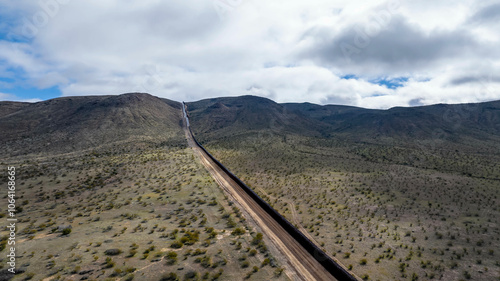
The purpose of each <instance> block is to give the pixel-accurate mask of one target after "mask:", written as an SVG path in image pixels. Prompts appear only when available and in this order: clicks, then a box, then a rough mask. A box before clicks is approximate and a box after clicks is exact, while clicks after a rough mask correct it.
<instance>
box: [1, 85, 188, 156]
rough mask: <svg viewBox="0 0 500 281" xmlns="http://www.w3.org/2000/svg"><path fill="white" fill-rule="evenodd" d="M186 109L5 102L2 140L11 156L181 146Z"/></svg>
mask: <svg viewBox="0 0 500 281" xmlns="http://www.w3.org/2000/svg"><path fill="white" fill-rule="evenodd" d="M180 108H181V104H180V103H178V102H174V101H170V100H167V99H160V98H157V97H154V96H151V95H149V94H143V93H130V94H123V95H119V96H85V97H64V98H57V99H52V100H48V101H42V102H37V103H16V102H0V112H1V113H0V130H1V131H2V132H5V133H4V134H2V135H1V136H0V143H2V146H3V148H4V149H3V150H2V152H3V153H8V154H9V155H12V156H14V155H22V154H31V153H34V154H37V153H45V152H60V153H64V152H71V151H75V150H81V149H89V148H95V147H99V146H103V145H109V144H112V143H123V142H131V141H148V142H155V143H157V142H161V141H166V140H170V141H173V140H174V139H175V140H176V141H177V142H179V143H182V142H183V141H184V140H183V134H182V130H181V126H180V122H181V115H180Z"/></svg>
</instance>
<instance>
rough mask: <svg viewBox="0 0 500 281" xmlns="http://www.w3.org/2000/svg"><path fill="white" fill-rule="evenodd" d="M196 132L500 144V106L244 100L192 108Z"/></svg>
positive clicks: (205, 103) (204, 136)
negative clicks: (362, 105) (374, 105)
mask: <svg viewBox="0 0 500 281" xmlns="http://www.w3.org/2000/svg"><path fill="white" fill-rule="evenodd" d="M188 111H189V113H190V115H191V121H192V127H193V129H194V131H195V133H198V134H199V135H200V137H201V138H202V139H206V140H213V139H217V138H221V137H224V136H229V135H235V134H242V133H245V132H246V133H248V132H251V131H258V130H261V131H262V130H272V131H274V132H278V133H279V132H282V133H295V134H299V135H300V134H301V135H307V136H321V137H344V138H347V139H349V140H353V141H359V142H366V141H367V142H375V143H380V142H385V143H386V142H390V143H394V142H412V141H416V140H430V139H436V138H439V139H440V140H446V141H452V142H457V143H465V142H468V141H469V140H470V139H475V140H480V141H500V101H494V102H486V103H477V104H457V105H446V104H438V105H432V106H421V107H408V108H403V107H396V108H391V109H388V110H373V109H364V108H358V107H352V106H340V105H324V106H321V105H316V104H311V103H300V104H299V103H285V104H278V103H275V102H273V101H271V100H269V99H265V98H260V97H253V96H243V97H234V98H216V99H209V100H203V101H199V102H193V103H188Z"/></svg>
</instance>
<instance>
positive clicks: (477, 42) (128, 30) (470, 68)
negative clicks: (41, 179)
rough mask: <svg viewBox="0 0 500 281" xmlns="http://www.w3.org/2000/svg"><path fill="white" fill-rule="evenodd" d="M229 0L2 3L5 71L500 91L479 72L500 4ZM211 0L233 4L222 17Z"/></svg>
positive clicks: (280, 88) (54, 82) (157, 80)
mask: <svg viewBox="0 0 500 281" xmlns="http://www.w3.org/2000/svg"><path fill="white" fill-rule="evenodd" d="M57 1H60V3H61V4H58V5H57V7H56V6H55V4H54V3H56V4H57V3H59V2H57ZM222 1H223V0H210V1H201V2H200V1H195V0H183V1H181V0H172V1H160V0H144V1H126V2H124V1H118V0H109V1H98V0H89V1H80V0H70V1H69V0H66V1H63V0H44V1H43V3H49V4H52V6H50V5H49V6H48V7H49V8H50V7H52V10H50V9H49V10H47V8H43V7H42V6H40V4H39V2H37V1H19V5H11V4H9V3H10V2H8V1H7V3H3V2H2V4H0V6H3V7H2V8H3V9H2V10H3V12H0V16H1V17H2V18H5V17H6V15H7V14H9V13H10V14H12V15H16V19H14V20H13V19H12V17H8V18H7V20H9V24H8V25H7V26H15V27H13V28H12V32H11V34H10V37H11V38H16V41H17V42H12V40H10V41H9V38H7V39H5V40H3V41H0V74H1V75H2V76H3V77H11V78H12V77H14V78H15V77H17V78H18V79H21V78H22V79H23V80H22V82H23V83H29V84H30V86H34V87H38V88H40V89H43V88H49V87H52V86H58V87H59V88H60V89H61V91H62V93H63V95H65V96H68V95H95V94H120V93H123V92H133V91H143V92H150V93H151V94H154V95H157V96H161V97H166V98H170V99H174V100H189V101H191V100H197V99H202V98H207V97H217V96H236V95H243V94H254V95H261V96H265V97H269V98H272V99H274V100H276V101H278V102H303V101H309V102H315V103H341V104H349V105H357V106H364V107H371V108H387V107H392V106H400V105H403V106H407V105H416V104H431V103H439V102H447V103H454V102H464V101H467V102H476V101H484V100H492V99H500V92H499V91H498V90H499V88H498V86H499V81H498V80H496V79H495V77H493V78H492V79H485V78H484V77H489V76H488V75H487V74H488V73H491V72H496V73H499V71H498V70H500V66H499V63H500V56H499V55H500V54H499V53H498V51H497V50H498V49H500V48H498V47H499V46H498V45H499V42H500V40H499V35H498V31H497V30H498V24H497V23H496V21H494V20H491V19H495V18H496V17H497V16H498V15H497V14H496V11H497V10H498V9H496V7H497V6H496V4H495V2H494V1H473V0H466V1H461V2H460V3H458V4H457V3H455V2H452V1H451V0H439V1H430V0H423V1H418V2H415V1H409V0H401V1H397V0H396V1H394V0H391V1H371V2H370V5H366V1H361V0H357V1H340V0H335V1H332V0H329V1H326V0H312V1H308V2H304V1H288V2H287V3H286V4H284V3H279V2H276V1H251V0H242V1H241V2H239V1H233V2H227V1H226V2H222ZM66 2H67V3H66ZM214 3H219V4H220V3H233V7H230V8H228V9H227V11H226V12H227V13H226V14H225V16H226V17H225V19H223V20H221V19H220V18H219V15H218V13H217V11H216V10H215V9H214ZM234 3H236V4H234ZM46 7H47V6H46ZM225 7H227V5H226V6H225ZM56 8H57V9H56ZM43 13H46V15H47V17H46V19H47V20H46V21H45V22H42V23H43V24H35V23H36V22H35V17H36V16H37V15H38V16H40V15H43ZM388 13H389V14H388ZM387 15H389V18H387V17H386V16H387ZM443 15H446V16H443ZM40 19H43V17H42V18H39V19H38V20H40ZM377 19H378V21H379V26H378V28H379V30H375V31H376V32H373V34H372V35H371V36H370V43H369V44H367V46H364V47H362V48H359V49H360V51H361V52H360V54H357V56H356V57H353V58H352V59H351V60H350V61H347V62H346V61H345V60H344V59H342V54H340V58H339V51H338V50H339V49H338V47H339V43H342V42H348V43H349V44H351V45H352V44H354V41H353V40H356V39H355V38H356V32H357V31H356V28H362V29H365V28H372V29H373V28H377V26H376V25H374V22H375V23H377ZM384 19H386V20H387V22H386V24H383V23H380V21H381V20H382V21H383V20H384ZM26 20H28V21H29V22H31V23H33V24H34V26H35V28H36V31H37V32H36V34H35V35H36V36H35V37H34V38H32V39H31V38H26V36H24V35H25V34H24V33H23V30H24V31H26V30H27V29H26ZM5 28H6V27H4V26H2V29H5ZM372 31H373V30H372ZM13 34H14V35H13ZM23 36H24V37H23ZM336 48H337V49H336ZM2 61H3V62H2ZM2 64H3V65H2ZM12 69H15V70H12ZM19 69H21V70H22V71H19ZM347 74H353V75H356V76H357V77H359V79H349V80H346V79H341V78H340V77H342V76H344V75H347ZM400 76H405V77H408V81H407V82H405V83H404V87H401V88H397V89H388V88H386V87H384V86H380V85H375V84H372V83H370V82H367V81H371V80H373V79H376V78H381V77H382V78H391V77H392V78H395V77H400ZM478 81H480V82H478ZM457 82H460V83H457ZM3 83H6V82H3ZM16 83H17V84H18V83H20V81H15V82H13V85H15V84H16ZM484 89H487V90H484Z"/></svg>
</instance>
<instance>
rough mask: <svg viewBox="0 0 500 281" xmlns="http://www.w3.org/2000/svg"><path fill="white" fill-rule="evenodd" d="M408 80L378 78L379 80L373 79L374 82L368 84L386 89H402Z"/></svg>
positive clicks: (401, 78) (406, 78)
mask: <svg viewBox="0 0 500 281" xmlns="http://www.w3.org/2000/svg"><path fill="white" fill-rule="evenodd" d="M408 79H409V78H408V77H397V78H392V79H389V78H379V79H375V80H370V81H368V82H370V83H372V84H377V85H380V86H385V87H387V88H388V89H397V88H401V87H404V83H405V82H408Z"/></svg>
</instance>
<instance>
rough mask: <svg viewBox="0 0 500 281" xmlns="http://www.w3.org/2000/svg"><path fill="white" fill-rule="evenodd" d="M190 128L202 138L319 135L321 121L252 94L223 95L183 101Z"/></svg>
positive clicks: (322, 129) (320, 134)
mask: <svg viewBox="0 0 500 281" xmlns="http://www.w3.org/2000/svg"><path fill="white" fill-rule="evenodd" d="M187 106H188V111H189V117H190V120H191V122H194V123H193V124H194V125H192V129H193V130H194V132H195V133H199V134H200V137H202V138H206V139H218V138H224V137H227V136H234V135H242V134H252V133H256V132H260V133H262V132H265V131H274V132H288V133H294V132H295V133H296V132H300V133H301V134H304V135H307V136H322V132H323V131H324V130H325V129H326V126H325V124H323V123H322V122H318V121H317V120H314V119H312V118H309V117H307V116H302V115H301V114H296V113H294V112H290V111H289V110H288V109H287V108H286V107H285V106H283V105H281V104H278V103H275V102H274V101H272V100H269V99H266V98H261V97H255V96H242V97H227V98H214V99H206V100H201V101H198V102H190V103H187Z"/></svg>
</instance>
